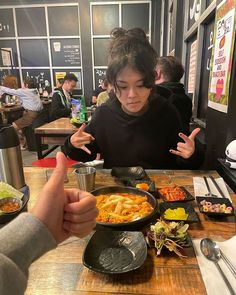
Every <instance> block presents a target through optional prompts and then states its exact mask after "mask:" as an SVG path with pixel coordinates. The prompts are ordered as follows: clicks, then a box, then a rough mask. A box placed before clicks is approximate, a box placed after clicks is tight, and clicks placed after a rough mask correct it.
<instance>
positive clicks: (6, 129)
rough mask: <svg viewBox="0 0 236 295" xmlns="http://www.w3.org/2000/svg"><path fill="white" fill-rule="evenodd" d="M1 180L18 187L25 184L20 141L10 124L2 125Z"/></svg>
mask: <svg viewBox="0 0 236 295" xmlns="http://www.w3.org/2000/svg"><path fill="white" fill-rule="evenodd" d="M0 180H1V181H3V182H6V183H8V184H10V185H12V186H13V187H14V188H16V189H20V188H22V187H23V186H25V178H24V172H23V163H22V156H21V150H20V141H19V138H18V135H17V133H16V131H15V129H14V127H13V126H12V125H10V124H1V125H0Z"/></svg>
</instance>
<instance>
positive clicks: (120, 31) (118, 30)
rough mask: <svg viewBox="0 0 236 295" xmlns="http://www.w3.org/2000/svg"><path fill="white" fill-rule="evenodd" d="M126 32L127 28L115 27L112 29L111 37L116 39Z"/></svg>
mask: <svg viewBox="0 0 236 295" xmlns="http://www.w3.org/2000/svg"><path fill="white" fill-rule="evenodd" d="M125 33H126V30H125V29H123V28H114V29H112V31H111V33H110V35H111V38H113V39H116V38H119V37H121V36H124V35H125Z"/></svg>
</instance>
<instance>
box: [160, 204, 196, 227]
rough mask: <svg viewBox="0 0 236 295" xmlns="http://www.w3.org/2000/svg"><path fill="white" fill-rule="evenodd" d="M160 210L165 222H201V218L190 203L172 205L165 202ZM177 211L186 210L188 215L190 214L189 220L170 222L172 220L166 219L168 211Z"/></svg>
mask: <svg viewBox="0 0 236 295" xmlns="http://www.w3.org/2000/svg"><path fill="white" fill-rule="evenodd" d="M159 208H160V215H161V217H162V218H163V219H165V220H169V221H184V222H185V223H193V222H198V221H199V217H198V215H197V213H196V212H195V210H194V208H193V206H192V205H191V204H190V203H183V202H182V203H181V202H178V203H173V202H172V203H170V202H168V203H167V202H163V203H160V205H159ZM169 208H170V209H177V208H184V209H185V211H186V213H187V214H188V218H187V220H178V219H176V220H172V219H171V220H170V219H166V218H165V217H164V213H165V211H166V210H167V209H169Z"/></svg>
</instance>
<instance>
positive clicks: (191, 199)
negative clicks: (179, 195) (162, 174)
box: [157, 186, 194, 203]
mask: <svg viewBox="0 0 236 295" xmlns="http://www.w3.org/2000/svg"><path fill="white" fill-rule="evenodd" d="M180 188H181V190H183V191H184V192H185V194H186V197H185V199H184V200H175V201H169V200H168V199H167V198H166V197H165V196H164V195H163V194H162V193H161V192H160V190H159V189H157V193H158V195H159V196H160V197H161V198H162V200H163V201H165V202H170V203H173V202H178V203H179V202H189V201H193V200H194V196H193V195H192V194H190V192H189V191H188V190H186V188H185V187H183V186H180Z"/></svg>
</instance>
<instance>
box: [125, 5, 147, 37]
mask: <svg viewBox="0 0 236 295" xmlns="http://www.w3.org/2000/svg"><path fill="white" fill-rule="evenodd" d="M122 27H123V28H125V29H127V30H128V29H131V28H135V27H136V28H141V29H143V30H144V32H145V33H146V34H148V33H149V3H135V4H125V3H124V5H122Z"/></svg>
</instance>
